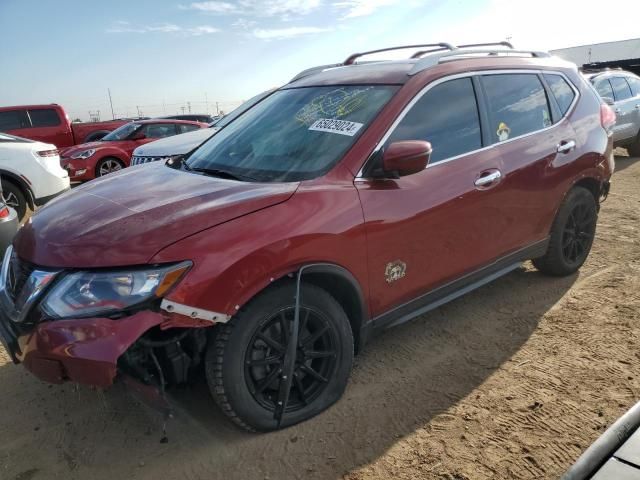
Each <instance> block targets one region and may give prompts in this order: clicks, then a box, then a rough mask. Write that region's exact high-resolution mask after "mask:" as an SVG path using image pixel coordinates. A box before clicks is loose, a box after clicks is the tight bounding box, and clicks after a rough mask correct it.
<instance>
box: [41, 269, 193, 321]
mask: <svg viewBox="0 0 640 480" xmlns="http://www.w3.org/2000/svg"><path fill="white" fill-rule="evenodd" d="M190 267H191V262H182V263H179V264H177V265H175V264H174V265H170V266H166V265H163V266H157V267H151V268H144V269H131V270H112V271H93V272H91V271H84V272H82V271H80V272H71V273H68V274H66V275H64V276H63V277H62V278H61V279H59V280H58V281H57V282H56V283H55V285H54V286H53V287H52V288H51V290H50V291H49V293H48V294H47V296H46V297H45V299H44V301H43V302H42V304H41V306H40V309H41V310H42V312H43V313H44V314H45V315H46V316H47V317H49V318H54V319H62V318H79V317H90V316H95V315H109V314H114V313H118V312H122V311H123V310H127V309H130V308H132V307H135V306H136V305H139V304H142V303H144V302H147V301H148V300H153V299H155V298H160V297H162V296H164V295H165V294H166V293H167V292H168V291H169V289H170V288H171V287H173V286H174V285H175V284H176V283H178V281H179V280H180V279H181V278H182V276H183V275H184V274H185V273H186V271H187V270H188V269H189V268H190Z"/></svg>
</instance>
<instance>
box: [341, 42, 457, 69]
mask: <svg viewBox="0 0 640 480" xmlns="http://www.w3.org/2000/svg"><path fill="white" fill-rule="evenodd" d="M423 47H438V48H437V49H436V50H435V51H438V50H449V51H451V50H455V49H456V47H455V46H453V45H451V44H450V43H444V42H443V43H425V44H423V45H402V46H400V47H389V48H379V49H378V50H369V51H368V52H362V53H354V54H353V55H351V56H350V57H348V58H347V59H346V60H345V61H344V65H353V63H354V62H355V61H356V59H357V58H359V57H362V56H364V55H371V54H374V53H381V52H389V51H391V50H405V49H407V48H423Z"/></svg>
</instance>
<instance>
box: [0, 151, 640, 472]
mask: <svg viewBox="0 0 640 480" xmlns="http://www.w3.org/2000/svg"><path fill="white" fill-rule="evenodd" d="M616 163H617V172H616V174H615V176H614V179H613V186H612V193H611V195H610V197H609V199H608V200H607V202H605V203H604V205H603V207H602V211H601V215H600V222H599V224H598V234H597V240H596V242H595V245H594V249H593V251H592V253H591V256H590V258H589V260H588V261H587V263H586V265H585V266H584V267H583V269H582V270H581V271H580V273H579V275H575V276H573V277H569V278H561V279H555V278H548V277H544V276H542V275H540V274H539V273H537V272H536V271H535V270H534V269H533V267H532V266H531V265H529V264H525V266H524V267H523V268H521V269H519V270H516V271H515V272H513V273H511V274H509V275H508V276H506V277H503V278H502V279H500V280H498V281H496V282H494V283H493V284H491V285H488V286H485V287H483V288H481V289H479V290H477V291H475V292H474V293H472V294H469V295H467V296H466V297H463V298H461V299H458V300H456V301H454V302H452V303H450V304H448V305H446V306H444V307H442V308H439V309H437V310H436V311H433V312H431V313H429V314H427V315H424V316H422V317H420V318H418V319H417V320H415V321H413V322H410V323H408V324H405V325H403V326H400V327H398V328H395V329H393V330H390V331H389V332H388V333H387V334H386V335H384V336H381V337H378V338H377V339H375V340H374V341H373V342H372V343H371V344H370V345H368V347H367V349H366V350H365V352H364V353H363V354H362V355H361V356H359V357H358V358H357V360H356V366H355V370H354V372H353V377H352V379H351V382H350V384H349V387H348V389H347V392H346V394H345V396H344V398H343V399H342V400H341V401H340V402H338V404H336V405H335V406H334V407H332V408H331V409H330V410H329V411H327V412H325V413H324V414H322V415H320V416H318V417H316V418H315V419H313V420H311V421H308V422H306V423H304V424H302V425H298V426H295V427H292V428H289V429H287V430H285V431H281V432H277V433H273V434H267V435H253V434H247V433H244V432H241V431H238V430H237V429H236V428H235V427H233V426H232V425H231V424H229V423H228V422H227V421H226V420H225V419H224V417H223V416H222V415H221V414H220V413H219V412H218V411H217V410H216V408H215V406H214V404H213V402H212V401H211V400H210V399H209V398H208V396H207V395H208V394H207V391H206V388H205V386H204V385H198V386H195V387H192V388H190V389H189V390H188V391H181V392H177V393H176V394H175V397H176V401H177V404H178V415H177V417H176V418H175V419H173V420H170V421H169V423H168V424H167V434H168V442H166V443H161V441H160V440H161V438H162V436H163V435H162V421H161V419H160V418H159V417H158V415H157V414H155V413H154V412H153V411H151V410H149V409H147V408H146V407H143V406H141V405H140V404H138V403H137V402H136V401H135V400H133V399H132V398H131V397H130V396H129V395H128V394H127V392H126V391H125V390H124V389H123V388H122V387H114V388H113V389H111V390H109V391H107V392H105V393H101V392H96V391H93V390H90V389H87V388H82V387H80V388H78V387H75V386H73V385H64V386H49V385H46V384H44V383H41V382H40V381H38V380H37V379H36V378H34V377H32V376H31V375H29V374H27V372H26V371H25V370H24V369H23V368H22V367H17V366H14V365H12V364H10V363H9V362H8V359H7V356H6V352H4V351H3V350H2V347H0V479H3V480H5V479H6V480H31V479H35V480H39V479H89V478H90V479H109V480H112V479H123V478H131V479H159V478H162V479H186V480H197V479H203V480H204V479H207V480H210V479H218V478H219V479H243V480H249V479H260V480H266V479H271V480H275V479H289V478H291V479H297V478H305V479H306V478H309V479H340V478H343V479H346V480H370V479H388V478H395V479H415V478H424V479H431V478H438V479H450V480H453V479H457V480H460V479H483V478H509V479H527V478H536V479H538V478H557V477H559V476H560V475H561V473H562V472H563V471H565V470H566V469H567V468H568V467H569V465H571V463H572V462H573V461H574V460H575V459H576V458H577V457H578V455H579V454H580V453H581V452H582V451H583V450H584V449H585V448H586V447H587V446H588V445H589V444H590V443H591V442H592V441H593V440H595V439H596V437H598V435H600V434H601V433H602V432H603V430H604V429H605V428H606V427H607V426H608V425H610V424H611V423H612V422H613V421H614V420H615V419H616V418H617V417H618V416H620V415H621V414H622V413H624V411H625V410H627V409H628V408H629V407H631V406H632V405H633V404H634V403H635V402H636V401H638V400H640V350H638V337H639V335H640V237H639V236H638V228H639V227H640V222H639V220H640V159H630V158H628V157H625V156H619V157H617V159H616Z"/></svg>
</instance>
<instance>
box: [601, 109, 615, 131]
mask: <svg viewBox="0 0 640 480" xmlns="http://www.w3.org/2000/svg"><path fill="white" fill-rule="evenodd" d="M600 123H601V124H602V126H603V127H604V128H605V129H609V128H611V127H612V126H613V125H615V123H616V112H614V111H613V108H611V107H610V106H609V105H607V104H606V103H601V104H600Z"/></svg>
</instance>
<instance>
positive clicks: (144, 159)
mask: <svg viewBox="0 0 640 480" xmlns="http://www.w3.org/2000/svg"><path fill="white" fill-rule="evenodd" d="M170 158H171V157H168V156H164V157H142V156H137V155H136V156H133V157H131V165H142V164H143V163H151V162H159V161H161V160H164V161H166V160H169V159H170Z"/></svg>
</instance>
